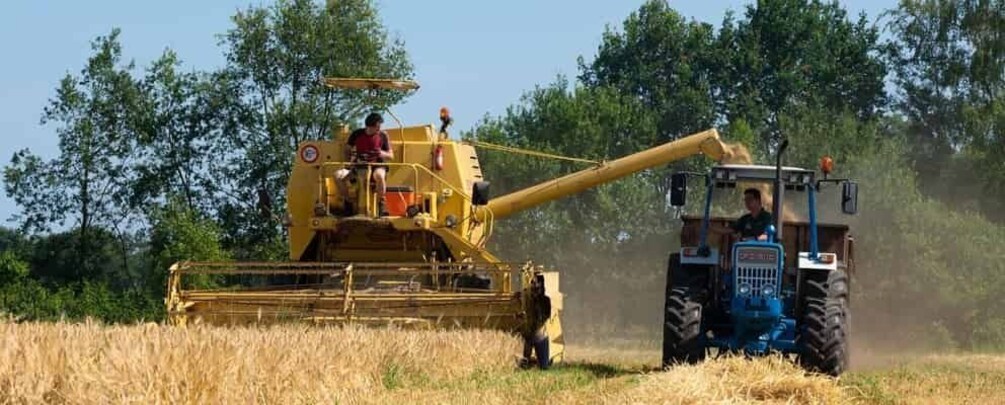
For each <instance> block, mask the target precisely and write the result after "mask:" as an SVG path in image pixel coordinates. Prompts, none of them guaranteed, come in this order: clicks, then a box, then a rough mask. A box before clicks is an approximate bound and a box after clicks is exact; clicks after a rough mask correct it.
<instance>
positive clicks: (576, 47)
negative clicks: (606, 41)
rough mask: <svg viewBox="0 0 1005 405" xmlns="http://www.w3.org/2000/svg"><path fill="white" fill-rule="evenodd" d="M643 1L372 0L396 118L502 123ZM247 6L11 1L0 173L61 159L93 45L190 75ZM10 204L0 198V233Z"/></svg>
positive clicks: (691, 11) (868, 7) (866, 3)
mask: <svg viewBox="0 0 1005 405" xmlns="http://www.w3.org/2000/svg"><path fill="white" fill-rule="evenodd" d="M642 2H643V1H642V0H632V1H627V0H617V1H615V0H607V1H602V0H578V1H577V0H551V1H529V0H511V1H490V2H471V1H459V0H450V1H414V0H412V1H409V0H398V1H391V0H377V4H378V7H379V9H380V13H381V16H382V18H383V20H384V23H385V25H386V26H387V28H388V29H389V31H390V32H391V34H392V35H396V36H398V37H400V38H402V39H403V40H404V41H405V46H406V48H407V50H408V52H409V54H410V56H411V58H412V61H413V63H414V65H415V70H416V78H417V80H418V81H419V83H420V84H421V85H422V89H421V90H420V91H419V93H417V94H416V95H415V96H413V97H411V98H410V99H409V100H408V101H407V102H406V103H405V104H403V105H401V106H398V107H397V108H396V109H395V111H396V112H397V113H398V115H399V116H400V117H401V118H402V120H404V121H406V122H408V123H420V122H429V123H433V122H434V121H435V120H436V114H437V111H438V109H439V107H440V106H441V105H446V106H449V107H450V109H451V113H452V115H453V116H454V117H455V123H456V128H455V131H456V130H462V129H467V128H470V127H471V126H472V125H473V124H474V123H475V122H476V121H477V120H478V119H480V118H481V117H483V116H484V115H485V114H491V115H498V114H500V113H502V112H504V111H505V109H506V107H507V106H509V105H511V104H513V103H515V102H517V101H518V99H519V97H520V95H521V94H522V93H523V92H524V91H526V90H529V89H532V88H533V87H534V86H535V85H538V84H547V83H549V82H551V81H552V80H554V78H555V77H556V76H557V75H559V74H565V75H568V76H575V74H576V73H577V67H576V58H577V57H579V56H584V57H585V58H587V59H588V60H589V59H590V58H591V57H592V56H593V55H594V53H595V51H596V49H597V46H598V45H599V42H600V36H601V34H602V33H603V31H604V27H605V25H611V26H613V27H616V26H619V25H620V23H621V21H623V20H624V18H625V17H626V16H628V14H629V13H631V12H632V11H633V10H635V9H637V8H638V7H639V5H640V4H641V3H642ZM263 3H264V4H269V3H270V2H263V1H260V0H259V1H248V0H213V1H196V0H176V1H160V2H139V1H124V0H120V1H86V2H84V1H68V0H59V1H55V0H50V1H44V2H43V1H26V0H22V1H10V2H7V4H4V11H3V13H0V38H4V40H3V41H0V55H4V56H5V58H4V63H0V89H2V90H0V165H3V166H5V165H7V164H8V163H9V161H10V156H11V155H12V153H13V152H14V151H16V150H19V149H22V148H30V149H31V150H32V151H34V152H35V153H37V154H40V155H42V156H45V157H51V156H53V155H55V154H56V153H58V149H57V139H56V135H55V128H53V127H51V126H41V125H40V124H39V117H40V116H41V112H42V108H43V107H44V106H45V105H46V102H47V100H48V99H49V98H51V97H53V95H54V89H55V87H56V84H57V83H58V81H59V79H60V78H61V77H63V76H64V75H65V74H66V73H67V72H70V73H74V74H75V73H77V72H79V70H80V69H81V68H82V67H83V64H84V62H85V61H86V59H87V57H88V56H89V55H90V53H91V49H90V46H89V43H90V41H91V40H92V39H93V38H94V37H96V36H98V35H105V34H107V33H108V32H109V31H110V30H111V29H112V28H113V27H119V28H121V29H122V36H121V41H122V44H123V53H124V55H125V56H126V58H127V59H132V60H134V61H135V62H136V63H137V65H138V66H139V67H145V66H146V65H147V63H148V62H149V61H150V60H152V59H154V58H156V57H157V56H159V55H160V54H161V53H162V52H163V51H164V49H166V48H171V49H173V50H175V51H176V52H177V53H178V55H179V56H180V57H181V59H182V60H183V61H184V63H185V65H186V66H187V67H188V68H191V69H200V70H203V69H212V68H214V67H216V66H220V65H221V64H222V63H223V57H222V56H221V52H220V48H219V47H218V46H217V42H218V41H217V38H216V35H217V34H220V33H223V32H224V31H226V30H227V29H228V28H229V27H230V19H229V17H230V16H231V15H233V14H234V12H235V11H236V10H238V9H241V8H245V7H247V6H248V5H258V4H263ZM747 3H748V2H747V1H740V0H720V1H709V0H698V1H693V0H691V1H674V0H671V1H670V4H671V5H672V6H673V7H674V8H676V9H677V10H678V11H680V12H681V13H682V14H684V15H686V16H688V17H691V18H694V19H697V20H701V21H707V22H711V23H713V24H714V25H718V23H720V22H721V21H722V17H723V15H724V14H725V12H726V10H728V9H732V10H735V11H738V12H742V10H743V7H744V5H745V4H747ZM842 3H843V4H845V7H846V8H847V9H848V10H849V11H850V12H851V13H853V14H858V13H859V12H863V11H864V12H866V13H867V14H869V16H870V17H875V16H876V15H877V14H878V13H879V12H881V11H882V10H884V9H886V8H890V7H893V6H895V4H896V1H895V0H847V1H843V2H842ZM16 209H17V207H16V206H15V205H14V203H13V202H12V201H11V200H10V199H8V198H7V196H6V194H5V193H2V192H0V226H3V225H8V226H10V225H13V224H11V223H7V222H6V220H7V218H9V217H10V216H11V214H12V213H14V212H15V210H16Z"/></svg>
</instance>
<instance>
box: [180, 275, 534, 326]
mask: <svg viewBox="0 0 1005 405" xmlns="http://www.w3.org/2000/svg"><path fill="white" fill-rule="evenodd" d="M516 269H521V274H522V275H523V273H526V272H528V271H530V267H528V266H527V265H523V264H519V265H518V264H511V263H477V264H476V263H452V262H449V263H372V262H371V263H225V262H204V263H199V262H183V263H177V264H175V265H174V266H172V267H171V272H170V275H169V282H168V294H167V299H166V300H167V304H168V308H169V310H168V315H169V319H170V320H171V322H172V323H175V324H180V325H184V324H186V323H189V322H206V323H214V324H247V323H262V322H265V323H268V322H289V321H307V322H315V323H316V322H334V323H356V322H360V323H368V324H372V323H395V324H406V325H434V324H446V325H448V326H449V325H454V326H477V327H488V328H493V329H504V330H516V329H517V328H519V326H520V325H521V324H522V321H523V320H522V316H521V314H522V311H523V301H522V300H521V297H520V295H519V294H516V293H514V292H513V291H514V290H516V289H518V288H522V287H518V286H514V285H513V280H515V278H514V277H513V275H514V273H516V271H517V270H516ZM523 278H525V275H523V276H522V277H521V280H522V279H523ZM489 280H501V282H499V283H491V282H489Z"/></svg>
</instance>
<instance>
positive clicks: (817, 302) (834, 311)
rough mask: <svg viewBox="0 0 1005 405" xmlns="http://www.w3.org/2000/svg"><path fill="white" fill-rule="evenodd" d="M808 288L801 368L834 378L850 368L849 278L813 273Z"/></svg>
mask: <svg viewBox="0 0 1005 405" xmlns="http://www.w3.org/2000/svg"><path fill="white" fill-rule="evenodd" d="M809 273H810V274H808V275H807V279H806V282H805V284H804V295H803V311H802V318H801V322H800V324H801V328H800V329H801V333H800V335H799V338H798V343H799V349H800V354H799V364H800V365H801V366H802V367H803V368H805V369H807V370H810V371H814V372H819V373H824V374H828V375H832V376H837V375H840V374H841V373H843V372H844V371H845V369H846V368H847V367H848V336H847V334H848V276H847V275H845V273H844V272H843V271H841V270H833V271H829V272H826V273H820V272H815V271H811V272H809Z"/></svg>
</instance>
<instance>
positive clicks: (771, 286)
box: [761, 284, 775, 297]
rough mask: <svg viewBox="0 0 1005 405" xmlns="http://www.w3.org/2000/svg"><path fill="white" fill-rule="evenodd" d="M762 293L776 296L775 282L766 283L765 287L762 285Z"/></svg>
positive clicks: (767, 295) (766, 295)
mask: <svg viewBox="0 0 1005 405" xmlns="http://www.w3.org/2000/svg"><path fill="white" fill-rule="evenodd" d="M761 295H762V296H765V297H774V296H775V285H774V284H765V285H764V287H761Z"/></svg>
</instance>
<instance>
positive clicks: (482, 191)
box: [471, 181, 489, 205]
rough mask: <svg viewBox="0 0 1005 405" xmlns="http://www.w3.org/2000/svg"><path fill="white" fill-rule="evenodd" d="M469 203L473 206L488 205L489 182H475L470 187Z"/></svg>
mask: <svg viewBox="0 0 1005 405" xmlns="http://www.w3.org/2000/svg"><path fill="white" fill-rule="evenodd" d="M471 203H472V204H474V205H486V204H488V203H489V182H487V181H476V182H475V184H474V185H472V186H471Z"/></svg>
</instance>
